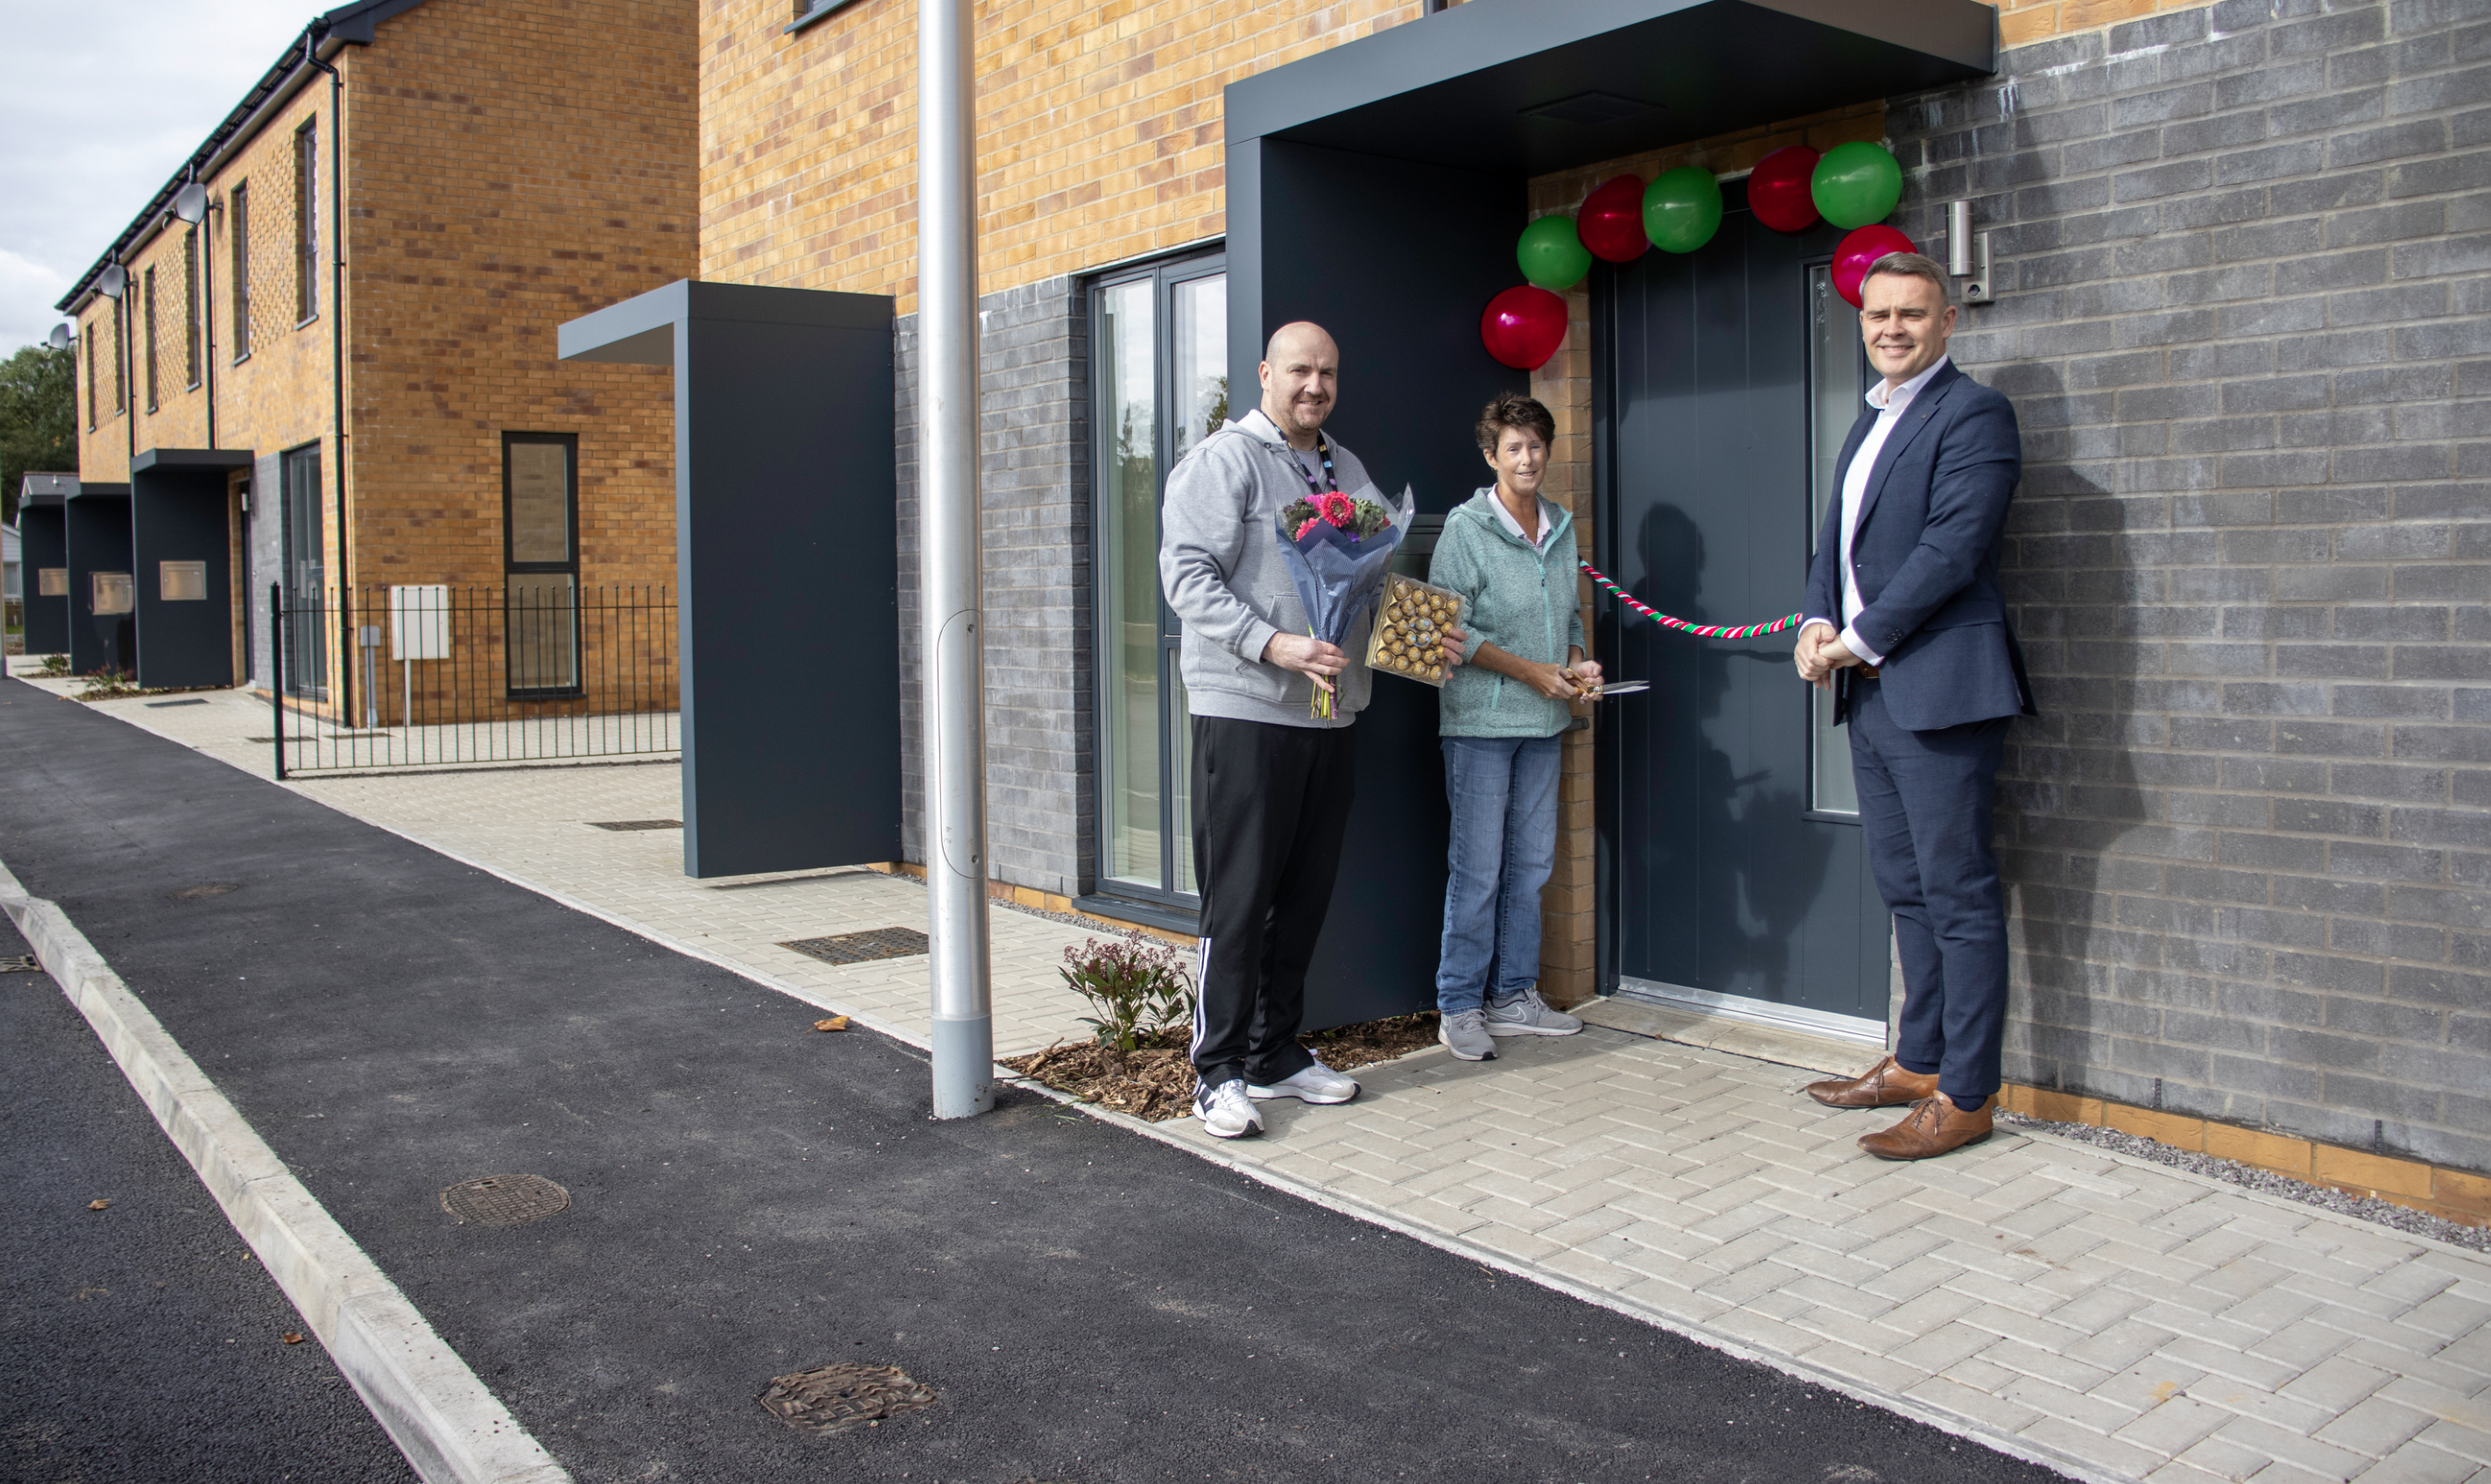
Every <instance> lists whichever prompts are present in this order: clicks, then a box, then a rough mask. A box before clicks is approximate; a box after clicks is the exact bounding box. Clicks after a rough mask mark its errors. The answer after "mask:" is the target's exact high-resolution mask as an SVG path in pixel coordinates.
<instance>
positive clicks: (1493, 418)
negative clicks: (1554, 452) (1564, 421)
mask: <svg viewBox="0 0 2491 1484" xmlns="http://www.w3.org/2000/svg"><path fill="white" fill-rule="evenodd" d="M1509 427H1527V428H1529V429H1531V431H1533V432H1535V433H1538V434H1539V441H1540V442H1541V443H1544V444H1548V445H1550V446H1552V447H1553V446H1555V444H1556V442H1557V420H1556V419H1555V418H1554V417H1551V416H1550V415H1549V412H1548V409H1547V408H1545V407H1542V406H1541V405H1539V398H1537V397H1529V396H1524V395H1522V394H1521V393H1518V392H1509V393H1505V394H1504V395H1503V396H1500V397H1498V398H1497V399H1496V400H1495V401H1493V402H1490V403H1488V404H1487V410H1486V411H1484V412H1482V413H1480V420H1479V446H1480V449H1481V450H1483V451H1487V452H1490V453H1493V452H1495V451H1496V446H1497V445H1498V444H1499V443H1500V442H1502V441H1504V438H1505V430H1506V429H1507V428H1509Z"/></svg>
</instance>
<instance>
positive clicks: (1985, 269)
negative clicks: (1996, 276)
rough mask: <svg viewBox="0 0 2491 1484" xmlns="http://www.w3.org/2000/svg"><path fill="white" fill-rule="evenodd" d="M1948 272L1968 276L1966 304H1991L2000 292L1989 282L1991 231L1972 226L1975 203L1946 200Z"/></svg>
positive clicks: (1965, 283) (1963, 295)
mask: <svg viewBox="0 0 2491 1484" xmlns="http://www.w3.org/2000/svg"><path fill="white" fill-rule="evenodd" d="M1947 272H1948V273H1949V274H1950V275H1952V276H1955V277H1958V278H1962V279H1964V280H1965V282H1964V285H1963V293H1962V296H1961V297H1962V299H1963V302H1964V303H1965V304H1988V303H1990V302H1991V301H1992V300H1993V299H1995V298H1996V297H1997V296H1996V295H1994V294H1992V293H1991V292H1990V284H1989V234H1988V233H1987V232H1978V233H1976V232H1974V231H1973V229H1972V203H1971V202H1970V201H1949V202H1948V203H1947Z"/></svg>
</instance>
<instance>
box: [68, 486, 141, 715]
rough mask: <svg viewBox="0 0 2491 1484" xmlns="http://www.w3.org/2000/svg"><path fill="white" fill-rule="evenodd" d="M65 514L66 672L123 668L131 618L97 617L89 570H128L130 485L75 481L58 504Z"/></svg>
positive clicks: (131, 642) (132, 644) (131, 645)
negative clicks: (67, 573)
mask: <svg viewBox="0 0 2491 1484" xmlns="http://www.w3.org/2000/svg"><path fill="white" fill-rule="evenodd" d="M63 509H64V510H65V511H66V512H67V514H68V522H67V526H68V534H69V568H70V670H71V672H72V673H73V674H77V675H87V674H91V673H93V672H94V671H97V670H100V669H103V667H104V666H105V665H107V664H112V665H118V666H119V667H120V668H121V669H122V670H124V671H127V670H128V669H129V668H130V666H131V661H132V657H133V655H132V651H134V650H136V649H137V647H138V645H137V640H136V636H135V635H136V626H135V625H134V624H133V623H132V619H131V616H129V615H124V616H123V617H121V618H118V619H112V618H104V619H98V618H97V617H96V613H95V574H96V573H98V572H126V571H129V570H130V569H131V568H130V486H129V485H127V484H93V483H85V482H81V483H80V484H79V485H78V489H77V493H75V494H73V495H72V496H70V497H69V499H68V501H67V502H66V503H65V504H64V506H63Z"/></svg>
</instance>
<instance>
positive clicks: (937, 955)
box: [917, 0, 995, 1119]
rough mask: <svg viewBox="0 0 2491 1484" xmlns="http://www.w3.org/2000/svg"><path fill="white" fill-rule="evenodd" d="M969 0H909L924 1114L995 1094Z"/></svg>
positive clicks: (973, 1106)
mask: <svg viewBox="0 0 2491 1484" xmlns="http://www.w3.org/2000/svg"><path fill="white" fill-rule="evenodd" d="M971 15H972V12H971V9H970V6H969V3H968V0H918V7H917V347H918V356H917V365H918V403H917V405H918V424H917V427H918V443H917V447H918V464H917V470H918V485H917V489H918V509H919V512H920V517H921V518H920V520H919V522H918V529H919V532H920V545H921V551H920V558H919V560H920V564H921V566H920V573H921V580H920V582H919V584H918V593H919V601H920V603H921V604H922V605H923V607H922V609H921V612H920V618H921V621H922V623H923V653H924V655H925V767H924V778H925V844H926V849H925V887H926V896H927V898H928V905H929V907H930V910H931V915H932V924H931V925H932V933H931V938H932V943H931V953H930V955H929V959H930V971H931V978H932V981H933V998H934V1038H933V1052H934V1057H933V1061H934V1116H935V1117H936V1118H938V1119H963V1118H970V1117H974V1116H975V1115H977V1114H981V1113H983V1112H985V1111H986V1110H987V1109H989V1108H991V1107H993V1106H994V1101H995V1086H994V1045H995V1037H994V1003H993V990H992V985H991V983H990V982H989V962H988V953H987V925H986V782H985V774H986V769H985V762H986V757H985V753H986V748H985V686H984V683H983V678H982V649H983V647H984V641H983V636H982V633H981V629H982V624H983V614H982V611H981V607H982V605H981V601H980V592H979V577H980V573H979V565H980V555H979V541H978V255H977V194H976V191H977V177H976V164H977V154H976V152H977V130H976V122H975V118H974V111H975V105H974V102H973V97H974V95H973V94H972V92H971V90H970V44H971V40H972V34H973V33H972V20H971Z"/></svg>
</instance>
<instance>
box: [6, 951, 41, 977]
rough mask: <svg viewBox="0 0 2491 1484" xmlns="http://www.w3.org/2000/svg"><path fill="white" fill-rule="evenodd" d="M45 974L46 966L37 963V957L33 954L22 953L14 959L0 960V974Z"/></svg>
mask: <svg viewBox="0 0 2491 1484" xmlns="http://www.w3.org/2000/svg"><path fill="white" fill-rule="evenodd" d="M43 972H44V966H43V965H42V964H40V963H37V962H36V961H35V955H33V954H32V953H20V954H17V955H16V956H15V957H14V958H0V974H41V973H43Z"/></svg>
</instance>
